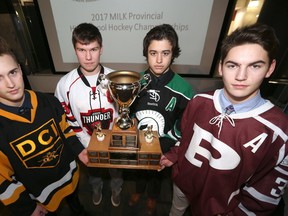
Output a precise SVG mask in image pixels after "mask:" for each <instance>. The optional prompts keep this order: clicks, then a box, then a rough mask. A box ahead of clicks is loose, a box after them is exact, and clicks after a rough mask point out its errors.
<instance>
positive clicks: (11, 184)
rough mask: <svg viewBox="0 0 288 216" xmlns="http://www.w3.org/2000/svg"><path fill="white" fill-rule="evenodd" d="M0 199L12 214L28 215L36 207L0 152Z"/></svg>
mask: <svg viewBox="0 0 288 216" xmlns="http://www.w3.org/2000/svg"><path fill="white" fill-rule="evenodd" d="M0 167H1V169H0V200H1V202H2V203H3V204H4V205H5V206H7V207H8V209H9V210H10V211H11V212H12V214H13V215H23V216H30V215H31V214H32V213H33V211H34V210H35V208H36V202H35V201H33V200H32V199H31V198H30V196H29V194H28V192H27V191H26V189H25V187H24V185H23V184H22V183H21V182H20V181H19V180H18V179H17V177H16V176H15V175H14V171H13V169H12V166H11V164H10V162H9V160H8V158H7V157H6V155H5V154H4V153H3V152H0Z"/></svg>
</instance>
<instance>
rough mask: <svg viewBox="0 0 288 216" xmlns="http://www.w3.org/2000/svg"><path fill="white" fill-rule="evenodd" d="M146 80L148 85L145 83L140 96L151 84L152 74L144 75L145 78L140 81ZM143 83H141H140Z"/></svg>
mask: <svg viewBox="0 0 288 216" xmlns="http://www.w3.org/2000/svg"><path fill="white" fill-rule="evenodd" d="M142 80H145V81H146V83H144V84H143V85H141V89H140V90H139V92H138V94H139V93H140V92H141V91H143V90H144V89H145V88H146V87H147V86H148V85H149V84H150V82H151V76H150V74H144V75H143V77H142V78H141V80H140V81H142ZM140 83H141V82H140Z"/></svg>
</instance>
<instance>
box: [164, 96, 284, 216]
mask: <svg viewBox="0 0 288 216" xmlns="http://www.w3.org/2000/svg"><path fill="white" fill-rule="evenodd" d="M219 92H220V91H219V90H216V91H215V92H214V93H213V94H199V95H197V96H196V97H194V99H193V100H191V101H190V102H189V104H188V106H187V109H186V110H185V112H184V115H183V118H182V123H181V125H182V128H181V130H182V139H181V142H180V145H179V146H178V147H174V149H173V150H171V151H170V152H169V153H167V154H165V156H166V157H167V158H168V159H169V160H170V161H173V162H175V165H174V166H173V180H174V183H175V184H176V185H177V186H178V187H179V188H180V189H181V190H182V191H183V193H184V194H185V195H186V196H187V198H188V200H189V201H190V203H191V210H192V214H193V215H197V216H212V215H217V214H220V215H233V216H234V215H237V216H239V215H249V216H250V215H257V216H259V215H271V212H273V211H274V209H275V208H276V207H277V205H278V203H279V201H280V198H281V195H282V194H283V192H284V189H285V187H286V184H287V180H288V166H287V165H288V157H287V153H288V146H287V144H288V143H287V134H288V116H286V115H285V114H284V113H282V112H281V110H280V109H279V108H277V107H275V106H274V105H273V104H272V103H271V102H269V101H267V102H266V103H265V104H264V105H262V106H260V107H258V108H256V109H254V110H252V111H249V112H245V113H239V114H231V115H229V116H228V115H226V114H223V113H221V106H220V104H219Z"/></svg>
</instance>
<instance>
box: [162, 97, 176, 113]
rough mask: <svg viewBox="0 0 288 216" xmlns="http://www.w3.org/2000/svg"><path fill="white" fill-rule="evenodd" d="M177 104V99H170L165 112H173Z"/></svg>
mask: <svg viewBox="0 0 288 216" xmlns="http://www.w3.org/2000/svg"><path fill="white" fill-rule="evenodd" d="M176 103H177V99H176V98H175V97H172V98H171V100H170V101H169V103H168V104H167V106H166V107H165V110H166V111H173V110H174V108H175V106H176Z"/></svg>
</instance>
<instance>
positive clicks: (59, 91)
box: [54, 80, 90, 147]
mask: <svg viewBox="0 0 288 216" xmlns="http://www.w3.org/2000/svg"><path fill="white" fill-rule="evenodd" d="M65 86H66V84H65V83H64V80H60V81H59V82H58V83H57V86H56V90H55V94H54V95H55V97H56V98H58V100H59V101H60V103H61V105H62V107H63V109H64V112H65V114H66V117H67V122H68V123H69V125H70V126H71V128H72V130H73V131H74V132H75V134H76V136H77V137H78V139H79V140H80V142H81V143H82V145H83V146H84V147H87V146H88V144H89V141H90V136H89V135H87V133H85V132H84V131H83V129H82V127H81V125H80V124H79V123H78V121H77V119H76V118H75V116H74V114H73V112H72V109H71V106H70V101H69V98H68V94H69V90H68V89H65V88H66V87H65Z"/></svg>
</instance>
